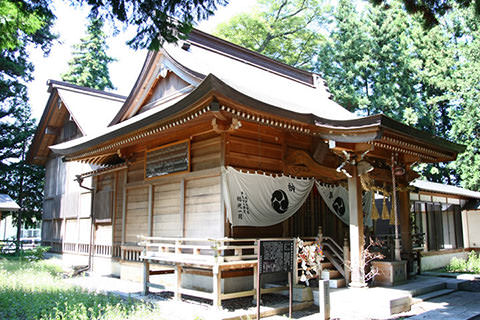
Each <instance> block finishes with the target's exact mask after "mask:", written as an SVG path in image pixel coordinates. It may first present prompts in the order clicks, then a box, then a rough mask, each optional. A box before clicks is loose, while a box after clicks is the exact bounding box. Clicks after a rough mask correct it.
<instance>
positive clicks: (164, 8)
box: [70, 0, 228, 50]
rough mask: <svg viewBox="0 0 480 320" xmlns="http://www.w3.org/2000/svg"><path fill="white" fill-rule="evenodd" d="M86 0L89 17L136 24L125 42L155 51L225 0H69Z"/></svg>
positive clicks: (82, 0) (79, 0) (182, 34)
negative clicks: (90, 14) (89, 10)
mask: <svg viewBox="0 0 480 320" xmlns="http://www.w3.org/2000/svg"><path fill="white" fill-rule="evenodd" d="M70 1H71V2H72V3H74V4H84V3H87V4H88V5H90V6H91V8H92V9H91V12H92V16H96V17H99V18H101V19H108V20H110V21H112V22H116V21H119V22H121V23H123V24H125V25H133V26H136V27H137V34H136V35H135V37H134V38H132V39H131V40H130V41H129V42H128V44H129V45H131V46H132V47H133V48H135V49H138V48H148V49H153V50H156V49H158V48H159V47H160V46H161V44H162V43H163V41H167V42H175V41H177V40H178V38H183V37H185V36H186V34H187V33H188V32H189V31H190V30H191V28H192V24H193V23H194V21H199V20H204V19H206V18H208V17H209V16H210V15H212V14H213V13H214V12H215V10H216V9H217V6H219V5H221V6H223V5H226V4H227V3H228V0H163V1H157V0H125V1H118V0H70Z"/></svg>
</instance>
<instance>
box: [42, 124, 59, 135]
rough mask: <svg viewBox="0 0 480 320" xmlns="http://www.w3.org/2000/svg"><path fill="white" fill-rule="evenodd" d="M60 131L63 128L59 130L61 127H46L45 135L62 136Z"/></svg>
mask: <svg viewBox="0 0 480 320" xmlns="http://www.w3.org/2000/svg"><path fill="white" fill-rule="evenodd" d="M60 129H61V128H59V127H53V126H46V127H45V134H48V135H54V136H58V135H59V134H60Z"/></svg>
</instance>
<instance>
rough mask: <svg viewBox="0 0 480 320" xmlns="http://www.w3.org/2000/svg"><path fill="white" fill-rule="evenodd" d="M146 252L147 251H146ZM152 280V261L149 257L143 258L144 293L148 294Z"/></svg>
mask: <svg viewBox="0 0 480 320" xmlns="http://www.w3.org/2000/svg"><path fill="white" fill-rule="evenodd" d="M144 253H146V251H145V252H144ZM149 282H150V262H149V261H148V259H144V260H143V295H144V296H146V295H147V294H148V283H149Z"/></svg>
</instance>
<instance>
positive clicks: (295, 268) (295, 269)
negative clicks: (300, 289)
mask: <svg viewBox="0 0 480 320" xmlns="http://www.w3.org/2000/svg"><path fill="white" fill-rule="evenodd" d="M298 240H299V238H296V239H295V241H294V242H293V243H294V244H295V246H294V248H293V252H294V255H293V257H294V259H295V263H294V264H293V285H296V284H299V283H300V278H299V277H298Z"/></svg>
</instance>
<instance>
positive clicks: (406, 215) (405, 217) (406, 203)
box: [398, 191, 412, 253]
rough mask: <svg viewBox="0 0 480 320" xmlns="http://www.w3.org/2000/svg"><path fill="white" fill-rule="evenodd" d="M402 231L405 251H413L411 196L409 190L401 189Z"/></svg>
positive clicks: (399, 195)
mask: <svg viewBox="0 0 480 320" xmlns="http://www.w3.org/2000/svg"><path fill="white" fill-rule="evenodd" d="M398 197H399V200H400V231H401V237H402V249H403V252H406V253H410V252H412V228H411V225H410V198H409V193H408V191H399V194H398Z"/></svg>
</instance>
